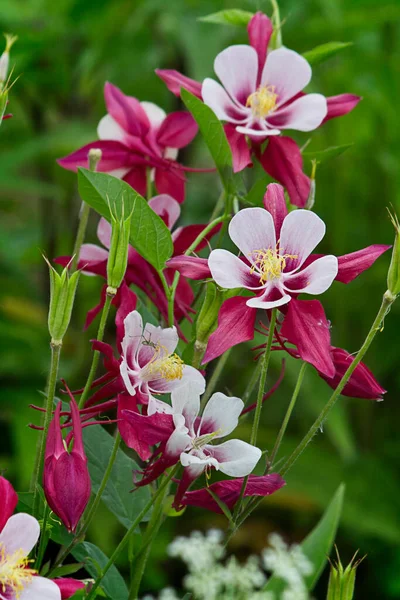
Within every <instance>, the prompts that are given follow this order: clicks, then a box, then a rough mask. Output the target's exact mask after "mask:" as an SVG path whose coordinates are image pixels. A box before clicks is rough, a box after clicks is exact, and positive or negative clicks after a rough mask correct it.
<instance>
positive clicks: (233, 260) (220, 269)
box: [208, 209, 260, 290]
mask: <svg viewBox="0 0 400 600" xmlns="http://www.w3.org/2000/svg"><path fill="white" fill-rule="evenodd" d="M249 210H251V209H249ZM208 266H209V267H210V271H211V275H212V278H213V279H214V281H215V282H216V283H217V284H218V285H220V286H221V287H223V288H225V289H227V290H233V289H235V288H238V287H244V288H246V289H258V288H259V287H260V284H259V281H258V277H257V275H255V274H252V273H251V272H250V267H249V265H248V264H246V263H244V262H243V261H242V260H240V258H238V257H237V256H235V255H234V254H232V252H229V251H228V250H222V249H218V250H213V251H212V252H211V254H210V257H209V259H208Z"/></svg>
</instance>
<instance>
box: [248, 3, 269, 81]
mask: <svg viewBox="0 0 400 600" xmlns="http://www.w3.org/2000/svg"><path fill="white" fill-rule="evenodd" d="M272 32H273V28H272V23H271V21H270V20H269V19H268V17H267V15H264V14H263V13H262V12H260V11H259V12H256V14H255V15H254V17H252V18H251V20H250V22H249V24H248V25H247V33H248V36H249V42H250V46H252V47H253V48H254V50H255V51H256V52H257V57H258V79H257V84H258V80H259V79H260V78H261V73H262V71H263V68H264V64H265V59H266V57H267V48H268V44H269V40H270V39H271V35H272Z"/></svg>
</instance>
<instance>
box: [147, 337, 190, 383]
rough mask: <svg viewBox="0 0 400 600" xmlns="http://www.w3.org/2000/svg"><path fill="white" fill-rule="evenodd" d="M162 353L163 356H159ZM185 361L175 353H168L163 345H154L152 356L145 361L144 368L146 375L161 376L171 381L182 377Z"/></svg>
mask: <svg viewBox="0 0 400 600" xmlns="http://www.w3.org/2000/svg"><path fill="white" fill-rule="evenodd" d="M161 354H164V355H165V356H164V357H163V358H160V355H161ZM184 365H185V363H184V362H183V360H182V359H181V358H180V357H179V356H178V355H177V354H175V352H174V353H173V354H168V351H167V349H166V348H165V346H160V345H159V344H157V345H156V347H155V351H154V356H153V357H152V359H151V360H150V361H149V362H148V363H147V365H146V366H145V368H144V370H145V372H146V376H147V377H148V376H149V375H151V376H152V377H154V376H159V377H162V378H163V379H166V380H167V381H173V380H174V379H182V377H183V367H184Z"/></svg>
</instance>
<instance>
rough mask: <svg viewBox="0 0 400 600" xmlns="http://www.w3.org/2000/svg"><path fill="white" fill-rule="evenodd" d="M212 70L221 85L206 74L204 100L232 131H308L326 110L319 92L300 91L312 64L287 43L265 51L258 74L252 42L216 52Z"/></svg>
mask: <svg viewBox="0 0 400 600" xmlns="http://www.w3.org/2000/svg"><path fill="white" fill-rule="evenodd" d="M214 71H215V73H216V74H217V75H218V78H219V80H220V81H221V83H222V85H220V84H219V83H217V82H216V81H214V80H213V79H205V80H204V82H203V87H202V90H201V93H202V97H203V100H204V103H205V104H207V105H208V106H209V107H210V108H211V109H212V110H213V111H214V112H215V114H216V115H217V117H218V118H219V119H221V120H223V121H226V122H228V123H233V124H234V125H235V126H236V131H238V132H239V133H243V134H245V135H248V136H250V137H252V138H256V139H258V140H259V139H260V138H265V137H266V136H269V135H279V134H280V133H281V130H282V129H297V130H298V131H312V130H313V129H316V128H317V127H319V126H320V125H321V123H322V121H323V120H324V118H325V117H326V115H327V102H326V98H325V97H324V96H322V94H307V95H301V96H300V97H299V94H300V92H301V91H302V90H303V89H304V88H305V87H306V86H307V85H308V84H309V83H310V80H311V67H310V65H309V64H308V62H307V61H306V59H305V58H303V57H302V56H301V55H300V54H297V52H294V51H293V50H289V49H288V48H279V49H278V50H272V51H271V52H268V54H267V58H266V60H265V65H264V67H263V69H262V72H261V77H260V78H259V77H258V73H259V57H258V56H257V52H256V50H255V49H254V48H253V47H252V46H247V45H244V44H243V45H238V46H229V47H228V48H226V49H225V50H223V51H222V52H220V53H219V54H218V56H217V57H216V59H215V61H214Z"/></svg>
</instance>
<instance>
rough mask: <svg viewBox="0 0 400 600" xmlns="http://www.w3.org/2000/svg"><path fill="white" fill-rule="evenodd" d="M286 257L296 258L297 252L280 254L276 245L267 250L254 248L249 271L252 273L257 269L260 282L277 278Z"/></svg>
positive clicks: (284, 265) (284, 264) (283, 266)
mask: <svg viewBox="0 0 400 600" xmlns="http://www.w3.org/2000/svg"><path fill="white" fill-rule="evenodd" d="M278 243H279V242H278ZM287 258H297V254H280V252H279V248H278V246H277V247H276V248H268V250H254V251H253V252H252V253H251V261H252V263H253V265H252V267H251V269H250V273H251V274H253V273H254V271H256V270H257V271H258V272H259V274H260V283H261V284H264V283H266V282H267V281H272V280H273V279H279V277H280V276H281V275H282V272H283V270H284V269H285V267H286V259H287Z"/></svg>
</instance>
